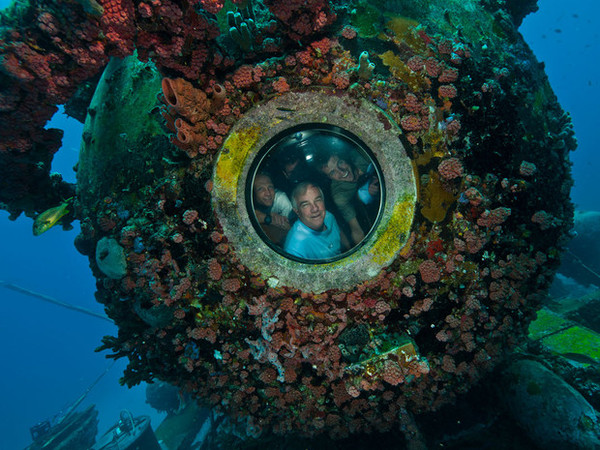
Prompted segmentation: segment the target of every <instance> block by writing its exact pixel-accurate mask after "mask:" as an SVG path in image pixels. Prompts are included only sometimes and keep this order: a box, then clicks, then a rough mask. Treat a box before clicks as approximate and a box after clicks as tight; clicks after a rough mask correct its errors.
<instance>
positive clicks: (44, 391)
mask: <svg viewBox="0 0 600 450" xmlns="http://www.w3.org/2000/svg"><path fill="white" fill-rule="evenodd" d="M8 4H9V1H8V0H0V8H4V7H6V6H7V5H8ZM539 6H540V10H539V11H538V12H537V13H535V14H532V15H529V16H528V17H527V18H526V19H525V21H524V24H523V26H522V27H521V32H522V33H523V35H524V36H525V39H526V41H527V42H528V43H529V45H530V46H531V47H532V49H533V51H534V52H535V54H536V55H537V57H538V59H539V60H540V61H543V62H544V63H545V64H546V71H547V73H548V76H549V78H550V82H551V84H552V87H553V88H554V91H555V93H556V94H557V96H558V98H559V101H560V102H561V104H562V106H563V108H564V109H565V110H566V111H568V112H570V113H571V115H572V117H573V122H574V126H575V131H576V134H577V138H578V140H579V149H578V150H577V151H576V152H574V153H573V154H572V155H571V156H572V161H573V163H574V165H573V173H574V177H575V187H574V189H573V192H572V197H573V200H574V202H575V203H576V205H577V206H578V207H579V208H580V209H588V210H589V209H594V210H600V201H599V199H598V198H599V196H598V192H599V189H598V186H597V185H596V182H597V181H598V172H599V170H600V152H598V151H597V150H598V145H599V139H598V132H599V125H600V121H599V118H598V116H599V112H598V105H600V86H599V83H600V77H599V75H598V74H599V71H600V48H599V47H600V39H599V31H598V30H600V19H599V18H600V3H598V2H597V1H596V0H574V1H571V2H564V1H563V0H539ZM49 126H51V127H56V128H63V129H64V130H65V137H64V139H63V147H62V149H61V150H60V151H59V152H58V154H57V155H56V157H55V159H54V163H53V170H54V171H56V172H60V173H62V174H63V176H64V178H65V179H67V180H68V181H75V175H74V172H73V170H72V167H73V166H74V165H75V163H76V161H77V154H78V149H79V141H80V139H81V130H82V125H81V124H79V123H78V122H76V121H74V120H71V119H68V118H66V116H65V115H64V114H62V113H57V114H56V116H55V117H54V118H53V120H52V122H51V123H50V124H49ZM7 218H8V214H7V213H6V212H4V211H0V280H4V281H7V282H10V283H14V284H18V285H21V286H23V287H26V288H28V289H30V290H33V291H37V292H40V293H43V294H45V295H48V296H51V297H54V298H57V299H60V300H62V301H64V302H68V303H72V304H75V305H78V306H81V307H84V308H87V309H90V310H92V311H95V312H98V313H103V308H102V306H101V305H100V304H98V303H96V302H95V300H94V291H95V281H94V278H93V277H92V275H91V272H90V270H89V267H88V261H87V259H86V258H85V257H83V256H81V255H80V254H79V253H78V252H77V251H76V250H75V248H74V246H73V239H74V238H75V236H76V235H77V234H78V232H79V229H78V224H77V223H74V225H75V228H74V229H73V230H72V231H69V232H64V231H62V229H61V228H60V227H55V228H53V229H51V230H50V231H48V232H47V233H45V234H43V235H41V236H39V237H34V236H33V235H32V233H31V226H32V221H31V219H29V218H26V217H20V218H19V219H18V220H17V221H14V222H11V221H9V220H8V219H7ZM115 333H116V327H114V326H113V325H111V324H110V323H108V322H105V321H102V320H99V319H96V318H94V317H90V316H86V315H83V314H81V313H78V312H74V311H69V310H66V309H64V308H61V307H58V306H54V305H51V304H48V303H45V302H43V301H41V300H38V299H35V298H31V297H28V296H24V295H20V294H18V293H16V292H13V291H10V290H6V289H3V288H1V287H0V342H2V352H1V358H2V364H1V366H0V399H1V407H2V416H1V420H0V449H19V448H23V447H25V446H26V445H28V444H29V443H30V442H31V439H30V437H29V427H30V426H32V425H34V424H35V423H37V422H38V421H40V420H43V419H45V418H47V417H50V416H52V415H54V414H56V413H57V412H59V411H60V410H61V409H64V408H66V407H67V406H68V405H69V403H71V402H73V401H75V400H76V399H77V398H78V397H79V396H80V395H81V394H82V393H83V392H84V391H85V390H86V389H87V388H88V386H90V385H91V383H92V382H93V381H94V380H95V379H96V378H97V377H98V376H99V375H100V374H101V373H102V372H104V371H105V370H106V369H107V367H108V366H109V365H110V361H109V360H107V359H105V356H104V354H99V353H95V352H94V349H95V348H96V347H97V346H98V345H100V340H101V338H102V336H104V335H106V334H113V335H114V334H115ZM124 367H125V362H124V361H119V362H117V364H116V365H115V366H114V367H112V368H111V369H110V371H109V372H108V373H107V375H106V376H105V377H104V378H103V379H102V380H101V381H100V383H98V385H97V386H96V387H95V388H94V389H93V390H92V391H91V392H90V394H89V396H88V397H87V399H86V401H85V402H84V403H83V405H84V406H86V405H88V404H91V403H95V404H96V405H97V408H98V410H99V411H100V416H99V418H100V424H99V429H100V430H101V431H104V430H106V429H107V428H108V427H109V426H110V425H112V423H113V422H114V421H116V420H117V418H118V415H119V411H120V410H121V409H123V408H127V409H129V410H130V411H131V412H132V413H133V414H134V415H139V414H150V415H151V416H152V423H153V426H154V427H156V426H157V425H158V424H159V423H160V420H161V418H162V416H161V415H159V414H157V413H156V412H155V411H154V410H153V409H151V408H150V407H149V406H148V405H146V404H145V393H144V388H143V387H136V388H134V389H127V388H125V387H121V386H120V385H119V384H118V379H119V376H120V374H121V373H122V371H123V369H124Z"/></svg>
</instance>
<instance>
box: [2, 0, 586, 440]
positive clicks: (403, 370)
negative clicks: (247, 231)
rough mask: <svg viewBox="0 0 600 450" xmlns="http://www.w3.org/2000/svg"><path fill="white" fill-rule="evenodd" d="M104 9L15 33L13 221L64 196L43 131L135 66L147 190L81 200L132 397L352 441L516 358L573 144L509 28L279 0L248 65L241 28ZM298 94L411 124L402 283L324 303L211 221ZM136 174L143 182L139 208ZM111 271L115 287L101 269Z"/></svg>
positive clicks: (218, 8) (177, 11)
mask: <svg viewBox="0 0 600 450" xmlns="http://www.w3.org/2000/svg"><path fill="white" fill-rule="evenodd" d="M83 3H86V4H88V6H90V5H91V6H93V2H83ZM234 3H236V2H234ZM237 3H239V4H240V7H242V6H244V5H242V4H241V2H237ZM431 3H436V5H437V4H439V5H444V7H448V8H450V6H448V5H447V2H446V3H444V2H441V1H435V2H431ZM488 3H489V2H488ZM492 3H493V2H492ZM497 3H498V4H500V3H502V2H497ZM98 4H99V5H101V6H102V8H103V9H102V12H101V13H100V10H98V9H97V8H96V9H93V8H92V12H89V11H86V10H85V9H84V8H83V7H82V2H67V1H56V2H44V3H43V4H42V5H38V6H36V7H34V6H28V7H26V14H23V16H22V17H20V16H18V15H15V16H14V17H12V16H11V17H12V18H9V17H8V16H6V18H5V16H4V15H3V19H4V20H3V24H6V26H3V27H2V30H1V31H0V33H1V37H2V45H1V46H0V81H1V82H2V83H1V84H0V86H1V88H0V117H1V119H2V120H1V122H0V123H1V124H2V125H0V158H2V160H1V161H0V171H2V173H1V174H2V175H3V176H2V177H0V180H1V181H0V183H2V184H0V202H1V203H0V204H1V205H2V207H5V208H9V209H10V210H11V211H12V212H14V213H15V214H18V213H19V212H20V211H22V210H26V211H27V212H32V211H35V210H36V209H39V203H43V202H42V200H39V199H45V200H47V198H48V195H47V194H45V191H50V192H52V195H57V194H56V193H57V192H60V189H58V188H60V186H61V183H59V182H54V183H52V182H51V180H50V176H49V165H50V161H51V157H52V154H53V153H54V152H55V151H56V150H57V149H58V147H59V144H60V134H59V133H57V132H56V131H53V130H44V129H43V126H44V124H45V122H46V121H47V120H48V119H49V118H50V117H51V115H52V114H53V113H54V111H55V110H56V107H55V106H54V105H56V104H58V103H63V102H64V101H66V100H67V99H68V98H69V97H70V96H72V95H73V93H74V91H75V89H76V87H77V85H79V84H80V83H82V82H83V81H85V80H86V79H88V78H90V77H91V76H93V75H95V74H96V73H98V72H99V71H100V70H101V69H102V67H103V66H104V65H105V64H106V62H107V61H108V58H109V57H110V56H117V57H123V56H126V55H127V54H130V53H131V52H133V50H134V49H136V50H137V53H138V56H139V58H141V59H142V60H148V59H152V60H153V61H154V62H155V63H156V66H157V67H158V70H160V72H161V74H162V76H163V83H162V91H163V92H162V99H163V102H164V106H163V107H162V118H163V119H164V122H165V125H166V128H167V129H168V132H169V133H170V134H171V143H172V144H174V145H173V146H169V144H168V142H167V140H166V139H164V145H161V146H155V147H153V148H152V149H146V148H145V145H146V144H147V141H145V140H144V139H140V142H130V143H128V145H127V146H126V148H125V150H124V152H127V153H123V154H122V155H120V156H122V158H123V159H126V158H130V157H131V156H130V154H131V153H130V152H133V151H134V150H135V151H138V152H139V154H140V155H142V157H144V156H145V157H148V160H150V159H152V161H153V164H154V166H153V167H152V170H146V167H145V166H144V165H142V164H141V165H140V167H141V168H140V169H139V170H140V172H139V173H136V172H134V171H132V170H129V171H123V172H122V173H121V172H119V170H123V167H124V164H122V163H120V162H119V160H118V157H115V159H114V164H115V166H114V168H115V169H114V170H115V172H117V175H116V176H115V182H114V185H111V186H110V188H111V192H114V195H113V194H111V195H110V196H104V195H101V196H100V197H102V198H94V197H93V196H92V195H91V194H88V195H87V196H85V200H82V201H85V203H86V204H85V205H82V210H84V211H86V212H87V213H88V214H89V217H82V218H81V219H82V233H81V235H80V237H79V238H78V243H79V244H78V248H80V249H82V251H84V252H85V253H86V254H87V255H88V256H90V260H91V264H92V266H93V268H94V270H95V273H96V275H97V277H98V279H99V282H98V293H97V298H98V299H99V301H101V302H102V303H103V304H104V305H105V306H106V309H107V311H108V314H109V315H110V316H111V318H112V319H113V320H114V321H115V323H116V324H117V325H118V326H119V333H118V336H116V337H106V338H105V339H104V345H103V348H104V349H110V350H112V352H113V353H112V354H111V355H110V356H111V357H115V358H118V357H127V358H129V365H128V368H127V369H126V372H125V376H124V381H125V382H126V383H128V384H129V385H133V384H136V383H138V382H140V381H144V380H150V379H152V378H159V379H162V380H164V381H166V382H169V383H170V384H173V385H176V386H178V387H180V388H182V389H185V390H187V391H189V392H190V393H192V394H193V395H195V396H196V397H198V398H199V399H201V400H202V401H204V402H207V403H209V404H210V405H212V406H213V407H214V408H215V409H217V410H218V411H222V412H226V413H228V414H229V415H230V416H231V417H233V418H234V419H236V420H237V423H238V425H240V426H241V427H243V429H244V431H245V432H246V433H247V435H248V436H254V437H255V436H259V435H260V434H261V433H263V432H264V433H267V432H275V433H279V434H284V433H290V432H293V433H297V434H303V435H315V434H320V433H328V434H329V435H331V436H333V437H336V438H337V437H343V436H348V435H349V434H351V433H359V432H372V431H374V430H378V431H387V430H390V429H392V428H393V427H396V426H397V425H398V423H399V422H401V423H402V424H403V426H404V427H405V428H406V429H409V428H410V429H412V428H411V427H412V425H411V424H412V422H411V420H410V414H412V413H421V412H425V411H432V410H437V409H439V408H440V406H442V405H443V404H445V403H448V402H450V401H452V399H453V398H454V396H455V395H456V394H457V393H459V392H463V391H465V390H466V389H468V388H469V387H470V386H471V385H472V384H473V383H475V382H476V381H477V380H478V379H479V378H480V377H481V375H482V373H484V372H485V371H486V370H489V369H490V368H491V367H492V366H493V365H494V364H495V363H496V362H497V361H498V359H499V357H500V356H501V355H502V353H503V352H505V351H506V350H509V349H510V348H512V347H514V345H516V344H517V343H518V341H519V339H520V338H521V337H522V336H523V330H524V329H525V328H526V325H527V323H528V322H529V321H530V320H531V318H532V316H533V312H534V310H535V308H536V306H537V304H538V302H539V296H540V293H542V292H543V291H544V289H546V288H547V285H548V283H549V280H550V278H551V276H552V274H553V270H554V269H555V268H556V266H557V264H558V255H559V252H560V246H561V245H562V242H564V237H565V235H566V233H567V230H568V229H569V225H570V222H571V216H572V205H571V204H570V203H569V200H568V189H569V187H570V184H569V183H570V178H569V163H568V160H567V154H568V152H569V151H570V150H572V149H574V147H575V140H574V138H573V131H572V128H571V125H570V120H569V118H568V116H566V115H564V114H563V112H562V110H561V109H560V106H559V105H558V104H557V103H556V100H555V99H554V98H553V96H536V94H535V93H534V89H535V88H534V87H535V86H538V87H539V86H542V85H543V84H544V83H545V77H544V74H543V73H542V72H541V69H540V67H539V65H538V64H535V63H534V60H533V58H532V57H531V55H530V54H529V53H528V49H527V47H526V45H525V44H524V43H523V42H522V40H521V38H520V37H519V35H518V33H517V32H516V29H515V28H514V27H512V26H511V25H510V23H508V24H507V23H505V22H502V23H501V24H499V23H497V22H496V19H495V17H496V16H497V15H494V14H490V13H489V12H488V11H483V10H482V11H480V15H479V16H478V17H479V18H480V21H478V22H477V26H476V27H475V26H473V24H472V20H471V19H470V18H471V17H472V13H471V14H464V11H462V9H458V10H457V11H454V10H453V12H452V13H448V15H447V17H451V18H452V22H453V23H454V21H456V23H455V24H454V25H449V21H448V20H446V19H444V18H437V16H435V17H430V16H429V15H428V14H429V13H428V11H429V10H424V11H420V12H419V17H416V18H415V19H407V18H404V17H390V15H389V14H387V15H383V14H378V13H377V11H373V10H369V9H368V8H367V6H365V5H355V6H357V8H358V10H359V11H367V12H369V15H368V17H367V16H366V15H365V16H364V17H354V16H353V13H352V14H350V13H348V11H346V10H345V9H344V8H341V9H336V6H335V5H334V2H329V1H325V0H309V1H304V0H303V1H299V0H288V1H285V2H284V1H276V0H268V1H265V2H264V4H265V5H266V6H267V7H268V11H267V10H266V9H265V10H264V11H261V13H263V14H264V16H265V17H264V20H263V21H262V22H261V23H257V25H256V26H257V28H256V30H254V31H253V33H252V38H253V44H252V46H251V48H250V47H249V48H248V50H247V51H244V52H240V46H239V45H232V44H233V43H232V42H231V37H230V36H229V35H228V34H227V32H228V30H223V32H224V33H225V35H223V36H221V29H220V28H219V22H218V20H220V16H219V15H218V14H221V15H224V12H223V11H222V9H223V7H224V5H225V2H223V1H220V0H201V1H200V2H197V1H191V0H185V1H178V2H175V1H170V0H161V1H152V2H131V1H127V0H110V1H102V2H99V3H98ZM451 7H452V8H458V6H451ZM473 7H476V6H473ZM498 7H500V6H498ZM361 8H362V9H361ZM477 8H479V6H477ZM489 8H492V6H489ZM478 11H479V10H478ZM499 13H502V14H503V13H504V12H503V11H499ZM15 14H16V13H15ZM215 14H217V16H216V19H217V20H215V16H214V15H215ZM502 14H500V15H502ZM24 17H32V18H34V20H31V21H29V22H28V23H25V20H24ZM9 19H10V20H9ZM341 19H343V21H346V20H352V21H353V23H347V21H346V22H344V23H342V20H341ZM417 19H418V20H417ZM11 21H12V22H11ZM367 22H368V23H367ZM65 23H69V24H70V30H69V32H68V33H67V32H66V30H65V25H63V24H65ZM502 27H503V28H502ZM457 28H460V30H461V33H457V32H456V29H457ZM500 28H502V30H501V32H499V31H498V30H500ZM482 33H484V34H485V35H486V36H487V38H488V41H487V44H486V47H487V48H486V51H485V53H482V50H481V45H480V43H479V42H480V39H481V35H482ZM335 36H337V37H335ZM365 36H367V37H365ZM374 36H377V42H376V43H374V42H373V41H371V40H369V39H370V38H373V37H374ZM458 36H461V37H460V39H459V38H458ZM506 39H509V40H510V42H511V45H510V46H507V45H506ZM230 47H231V48H230ZM358 47H360V48H358ZM250 50H252V51H250ZM509 50H510V51H511V52H512V53H509V52H508V51H509ZM364 52H367V53H364ZM361 54H362V55H365V56H362V57H361ZM523 61H526V62H527V64H524V63H523ZM361 67H362V69H360V68H361ZM507 68H508V69H507ZM143 70H153V69H152V68H151V66H150V65H147V66H146V69H143ZM131 77H132V78H134V79H139V78H140V76H139V73H138V74H135V73H134V74H131ZM106 82H107V83H108V82H110V81H106ZM307 89H320V90H322V91H323V92H325V93H327V94H328V95H337V96H343V97H344V98H347V99H348V101H349V102H352V100H355V99H367V100H368V101H370V102H372V103H373V105H375V107H377V108H378V113H379V116H378V117H380V120H381V122H382V123H384V124H386V126H388V127H392V125H393V124H392V122H395V124H398V127H399V128H398V135H399V139H400V141H401V142H402V143H403V145H404V146H405V147H406V149H407V150H408V152H409V154H410V156H411V158H412V163H413V165H414V171H415V174H416V179H417V184H418V186H417V188H418V194H419V196H418V201H419V204H418V208H417V210H416V213H415V217H414V221H413V224H414V226H413V228H412V230H411V235H410V239H409V241H408V244H407V245H406V246H405V247H404V248H403V249H402V251H401V252H400V254H399V255H398V256H397V258H396V259H395V260H394V262H393V263H391V264H390V265H389V266H388V267H386V268H385V269H383V270H381V272H380V273H378V274H373V276H372V278H371V279H369V280H368V281H366V282H364V283H361V284H359V285H356V286H353V287H352V288H348V289H331V290H329V291H326V292H322V293H318V294H316V293H313V292H309V291H306V290H302V289H299V288H297V287H291V286H285V285H281V284H280V283H279V282H278V280H277V279H276V278H275V277H274V276H270V275H269V276H265V275H262V274H261V273H256V272H253V271H251V270H249V269H248V268H247V267H246V266H245V265H244V263H243V258H241V257H240V255H239V254H238V253H237V251H236V248H234V246H233V245H231V242H230V241H229V239H228V237H227V236H226V235H225V234H224V233H223V229H222V228H221V226H220V223H219V218H218V217H216V216H215V214H214V211H213V210H212V203H211V191H212V189H213V184H212V183H213V182H212V176H213V169H214V163H215V160H216V156H217V155H218V153H219V151H220V150H222V147H221V144H222V143H223V141H224V139H225V137H226V136H227V135H228V133H229V131H230V129H231V127H232V126H234V125H235V124H236V123H238V121H239V120H240V118H241V117H243V116H244V114H245V113H246V112H248V111H249V110H250V109H251V108H254V107H260V105H261V104H262V103H263V102H265V101H268V100H269V99H271V98H273V97H277V96H279V95H281V94H282V93H284V92H288V91H305V90H307ZM540 89H541V88H540ZM545 89H548V90H549V87H546V88H545ZM107 91H108V92H109V94H107V95H108V96H109V97H110V95H111V93H110V90H107ZM538 91H539V89H538ZM107 100H110V98H108V99H107ZM135 100H136V99H135V96H133V95H132V96H131V101H132V102H134V101H135ZM530 104H537V105H538V106H539V107H538V108H535V110H534V111H532V108H530V107H528V105H530ZM256 105H258V106H256ZM290 109H291V111H281V113H282V114H281V117H278V120H281V121H285V120H286V114H289V113H293V108H290ZM138 113H139V114H144V115H145V114H147V113H148V111H146V110H144V111H138ZM284 113H285V114H284ZM93 114H94V111H90V115H93ZM323 116H324V119H323V120H324V121H326V116H327V113H326V112H324V114H323ZM150 117H151V118H150V119H149V120H155V119H154V116H153V115H152V114H151V115H150ZM357 119H360V118H357ZM524 129H527V133H528V134H527V136H526V137H525V136H523V134H522V133H523V131H522V130H524ZM252 133H258V131H255V130H249V131H247V133H245V134H240V136H241V137H240V139H241V140H244V139H252V138H253V136H254V135H253V134H252ZM126 137H127V136H125V137H122V136H116V137H115V138H119V139H125V138H126ZM86 139H88V140H89V141H90V142H89V145H90V146H91V145H94V143H93V142H92V141H93V139H92V138H91V137H90V136H87V137H86V136H84V140H86ZM400 141H399V142H400ZM234 147H235V146H234V145H232V146H231V148H228V149H227V151H228V152H234V153H235V150H236V149H235V148H234ZM549 148H551V149H552V152H549V151H548V150H547V149H549ZM150 151H153V152H155V153H154V154H152V156H151V157H150V156H149V155H150ZM241 159H243V158H242V157H239V158H238V159H235V158H232V160H233V161H234V162H233V163H232V164H234V163H235V164H241V163H240V160H241ZM83 162H85V161H83ZM111 162H112V161H111ZM159 168H160V170H158V169H159ZM88 175H89V176H90V177H91V178H92V179H91V180H90V181H89V185H90V186H92V187H96V186H95V184H94V182H95V181H94V180H95V179H94V178H93V176H94V174H93V173H91V174H88ZM96 175H98V174H96ZM99 175H102V174H99ZM99 175H98V179H97V180H96V183H97V184H100V181H99V180H100V178H101V176H99ZM134 176H135V177H137V178H139V179H144V180H147V181H146V182H145V183H144V184H143V185H142V186H141V187H140V188H139V189H136V190H135V191H134V192H132V191H130V190H129V189H128V188H129V184H128V180H127V178H129V177H134ZM144 177H146V178H144ZM49 186H51V187H52V189H48V187H49ZM57 186H58V188H57ZM63 187H64V186H63ZM93 191H94V190H93V189H90V190H89V192H93ZM61 194H62V192H61ZM68 197H69V195H65V196H64V198H68ZM82 197H83V196H82ZM33 199H37V200H33ZM36 201H37V202H38V203H37V204H36ZM55 203H57V202H56V201H55V202H54V204H55ZM5 205H7V206H5ZM540 229H541V230H543V231H544V233H539V232H538V231H539V230H540ZM373 239H377V236H374V237H373ZM100 242H102V244H99V243H100ZM107 242H110V243H111V244H110V251H109V252H105V253H106V254H105V255H104V253H103V249H104V247H103V245H105V244H106V243H107ZM98 246H99V247H98ZM95 249H98V251H99V252H100V253H101V254H100V255H95V254H94V252H95ZM109 254H110V255H112V256H114V257H115V258H114V259H115V260H116V261H117V263H115V264H112V265H111V267H112V268H113V269H115V268H116V269H115V270H113V271H111V270H110V269H107V268H106V267H103V266H102V261H103V258H102V256H103V255H104V256H105V257H108V256H109ZM112 256H111V258H110V261H113V258H112ZM104 259H106V258H104ZM113 262H114V261H113Z"/></svg>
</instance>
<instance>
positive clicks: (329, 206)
mask: <svg viewBox="0 0 600 450" xmlns="http://www.w3.org/2000/svg"><path fill="white" fill-rule="evenodd" d="M369 154H370V152H369V151H368V149H367V148H366V146H365V145H364V143H363V142H362V141H361V140H359V139H358V138H357V137H356V136H354V135H352V134H351V133H350V132H348V131H346V130H343V129H341V128H338V127H331V126H324V125H319V124H309V125H305V126H302V127H294V128H292V129H290V130H288V131H287V132H284V133H281V134H280V135H278V136H276V137H275V138H274V139H272V140H271V141H270V142H269V143H268V144H267V145H266V146H265V149H264V151H263V152H262V153H261V155H259V158H258V160H257V161H258V162H257V164H255V166H254V167H253V170H251V173H250V177H249V184H248V192H251V193H252V195H251V196H250V198H249V200H250V201H249V202H248V204H249V208H250V209H251V211H250V212H251V214H250V216H251V217H252V218H253V221H254V222H255V226H257V228H260V230H261V232H262V233H261V234H262V236H263V238H264V239H265V241H266V242H267V243H268V244H269V245H270V246H271V247H272V248H274V249H275V250H277V251H278V252H279V253H281V254H283V255H284V256H287V257H290V258H292V259H299V260H302V261H306V262H325V261H331V260H335V259H338V258H340V257H341V256H343V255H346V254H347V252H349V251H351V250H353V249H356V248H357V247H358V246H359V245H360V244H361V242H363V240H364V239H365V237H366V236H367V235H368V234H369V232H370V231H371V230H372V228H373V226H374V224H375V222H376V220H377V217H378V215H379V212H380V209H381V204H382V201H381V200H382V190H383V182H382V181H383V180H382V179H381V175H380V171H379V170H378V167H377V165H376V163H375V161H374V159H373V158H372V157H371V156H369Z"/></svg>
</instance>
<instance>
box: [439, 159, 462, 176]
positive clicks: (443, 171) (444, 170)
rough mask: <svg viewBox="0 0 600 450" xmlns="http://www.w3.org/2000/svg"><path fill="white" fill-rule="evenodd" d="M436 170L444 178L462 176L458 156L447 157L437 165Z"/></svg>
mask: <svg viewBox="0 0 600 450" xmlns="http://www.w3.org/2000/svg"><path fill="white" fill-rule="evenodd" d="M438 172H439V173H440V175H441V176H442V177H443V178H445V179H446V180H453V179H454V178H459V177H462V176H463V172H464V169H463V165H462V163H461V162H460V160H459V159H458V158H448V159H445V160H443V161H442V162H441V163H440V164H439V165H438Z"/></svg>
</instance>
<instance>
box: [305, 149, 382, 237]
mask: <svg viewBox="0 0 600 450" xmlns="http://www.w3.org/2000/svg"><path fill="white" fill-rule="evenodd" d="M315 164H316V166H317V168H318V169H319V170H320V171H321V173H323V174H324V175H325V176H326V177H327V178H329V179H330V180H331V196H332V198H333V201H334V203H335V205H336V206H337V208H338V210H339V212H340V214H341V216H342V217H343V219H344V220H345V221H346V223H347V224H348V227H349V230H350V238H351V242H352V245H353V246H354V245H358V244H359V243H360V242H361V241H362V240H363V239H364V238H365V235H366V233H367V232H368V231H369V229H370V228H371V226H372V225H373V223H374V221H375V215H376V213H377V211H376V208H377V207H378V205H379V198H380V194H381V193H380V186H379V179H378V177H377V175H376V173H375V167H374V165H373V164H372V163H369V162H368V161H367V160H366V159H365V158H363V157H362V155H360V154H359V153H358V152H351V153H350V152H343V151H336V150H334V151H329V150H322V151H321V152H320V153H319V154H318V155H317V156H316V158H315Z"/></svg>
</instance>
